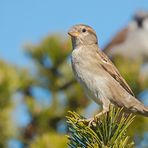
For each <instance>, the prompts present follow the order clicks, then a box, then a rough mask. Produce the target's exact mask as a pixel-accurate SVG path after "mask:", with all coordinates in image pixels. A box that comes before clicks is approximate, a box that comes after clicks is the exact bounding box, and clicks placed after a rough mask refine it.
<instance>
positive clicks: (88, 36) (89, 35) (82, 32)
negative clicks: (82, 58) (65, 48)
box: [68, 24, 98, 47]
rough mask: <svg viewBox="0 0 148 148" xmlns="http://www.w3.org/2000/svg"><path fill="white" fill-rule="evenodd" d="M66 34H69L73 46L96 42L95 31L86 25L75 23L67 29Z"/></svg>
mask: <svg viewBox="0 0 148 148" xmlns="http://www.w3.org/2000/svg"><path fill="white" fill-rule="evenodd" d="M68 34H69V35H70V36H71V39H72V44H73V47H76V46H81V45H91V44H97V42H98V41H97V36H96V33H95V31H94V30H93V29H92V28H91V27H90V26H87V25H83V24H79V25H75V26H73V27H72V28H71V29H70V30H69V32H68Z"/></svg>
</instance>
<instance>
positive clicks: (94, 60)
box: [68, 24, 148, 116]
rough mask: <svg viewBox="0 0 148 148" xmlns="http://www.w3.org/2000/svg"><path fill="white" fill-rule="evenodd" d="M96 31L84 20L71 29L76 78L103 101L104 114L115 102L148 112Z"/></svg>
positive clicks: (98, 100) (89, 92) (91, 95)
mask: <svg viewBox="0 0 148 148" xmlns="http://www.w3.org/2000/svg"><path fill="white" fill-rule="evenodd" d="M94 33H95V31H94V30H93V29H92V28H91V27H89V26H87V25H83V24H80V25H75V26H74V27H72V28H71V29H70V31H69V33H68V34H69V35H70V36H71V38H72V45H73V51H72V56H71V61H72V69H73V72H74V75H75V77H76V79H77V80H78V82H79V83H80V84H81V86H82V87H83V88H84V90H85V92H86V94H87V95H88V97H90V98H92V99H93V100H94V101H95V102H96V103H98V104H100V103H101V104H102V105H103V111H102V112H101V113H100V114H102V113H105V112H107V111H109V105H110V104H114V105H117V106H119V107H124V109H125V110H127V111H128V112H133V113H139V114H142V115H144V116H148V107H146V106H144V105H143V104H142V103H141V102H140V101H139V100H137V99H136V98H135V97H134V94H133V92H132V90H131V89H130V87H129V86H128V84H127V83H126V81H125V80H124V79H123V77H122V76H121V75H120V73H119V71H118V70H117V69H116V67H115V66H114V65H113V63H112V62H111V61H110V60H109V58H108V57H107V56H106V55H105V54H104V53H103V52H102V51H101V50H100V49H99V48H98V42H97V36H96V33H95V34H94ZM100 114H99V115H100Z"/></svg>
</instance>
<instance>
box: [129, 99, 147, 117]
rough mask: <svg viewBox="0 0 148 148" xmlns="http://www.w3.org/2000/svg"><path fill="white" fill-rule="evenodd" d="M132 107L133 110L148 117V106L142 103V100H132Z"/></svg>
mask: <svg viewBox="0 0 148 148" xmlns="http://www.w3.org/2000/svg"><path fill="white" fill-rule="evenodd" d="M131 100H132V99H131ZM130 108H131V111H132V112H135V113H138V114H141V115H143V116H145V117H148V107H147V106H144V104H142V102H140V101H139V100H138V99H136V98H134V100H132V101H131V106H130Z"/></svg>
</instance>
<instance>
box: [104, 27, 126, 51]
mask: <svg viewBox="0 0 148 148" xmlns="http://www.w3.org/2000/svg"><path fill="white" fill-rule="evenodd" d="M127 33H128V28H127V27H126V28H124V29H122V30H121V31H120V32H118V33H117V34H116V35H115V37H114V38H113V39H112V40H111V42H110V43H109V44H107V45H106V46H105V47H104V49H103V51H104V52H105V53H108V51H109V50H110V49H112V48H113V47H114V46H116V45H118V44H120V43H122V42H124V41H125V39H126V36H127Z"/></svg>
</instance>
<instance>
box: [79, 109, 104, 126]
mask: <svg viewBox="0 0 148 148" xmlns="http://www.w3.org/2000/svg"><path fill="white" fill-rule="evenodd" d="M105 113H106V111H102V112H100V113H99V114H97V115H95V116H94V118H88V119H80V120H79V122H84V123H88V126H89V127H90V126H91V125H93V123H94V122H95V121H97V120H96V119H97V118H99V117H100V116H102V115H103V114H105Z"/></svg>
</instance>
